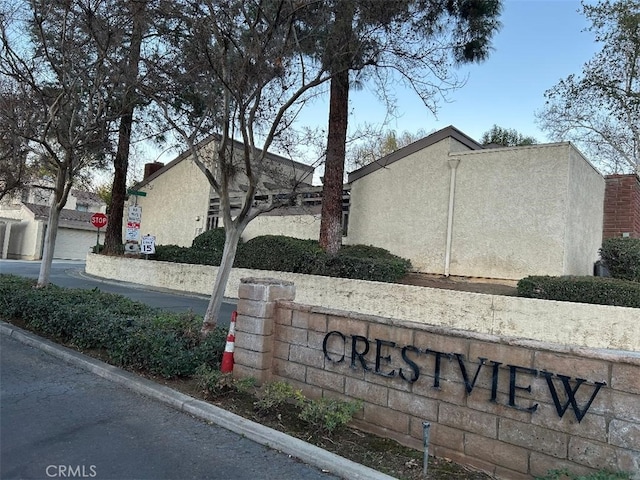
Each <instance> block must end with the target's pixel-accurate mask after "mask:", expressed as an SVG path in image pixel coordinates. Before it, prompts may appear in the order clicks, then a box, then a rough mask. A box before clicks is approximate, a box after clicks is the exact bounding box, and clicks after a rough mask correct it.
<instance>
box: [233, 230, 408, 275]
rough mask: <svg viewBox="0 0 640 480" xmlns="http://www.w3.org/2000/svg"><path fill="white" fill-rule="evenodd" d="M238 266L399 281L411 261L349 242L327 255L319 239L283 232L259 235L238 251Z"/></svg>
mask: <svg viewBox="0 0 640 480" xmlns="http://www.w3.org/2000/svg"><path fill="white" fill-rule="evenodd" d="M235 266H236V267H240V268H254V269H258V270H274V271H280V272H293V273H304V274H311V275H324V276H329V277H341V278H354V279H359V280H372V281H378V282H396V281H398V280H399V279H400V278H402V277H403V276H405V275H406V274H407V271H408V270H409V268H410V267H411V263H410V262H409V260H405V259H403V258H400V257H397V256H395V255H392V254H391V253H389V252H388V251H387V250H384V249H382V248H377V247H371V246H365V245H345V246H344V247H342V249H341V250H340V252H339V253H338V255H336V256H335V257H331V256H329V255H327V254H326V253H325V252H324V251H323V250H322V249H321V248H320V245H319V243H318V242H317V241H316V240H302V239H299V238H292V237H285V236H280V235H264V236H261V237H255V238H252V239H251V240H249V241H248V242H246V243H245V244H244V245H242V248H241V249H239V250H238V256H237V257H236V262H235Z"/></svg>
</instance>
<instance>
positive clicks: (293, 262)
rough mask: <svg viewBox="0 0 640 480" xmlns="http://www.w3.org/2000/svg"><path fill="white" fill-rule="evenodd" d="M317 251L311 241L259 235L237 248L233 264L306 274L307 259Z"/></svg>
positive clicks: (315, 245) (319, 249) (313, 241)
mask: <svg viewBox="0 0 640 480" xmlns="http://www.w3.org/2000/svg"><path fill="white" fill-rule="evenodd" d="M321 254H323V252H322V249H321V248H320V245H319V244H318V242H317V241H315V240H302V239H300V238H293V237H285V236H282V235H263V236H260V237H255V238H252V239H251V240H249V241H248V242H246V243H245V244H243V245H241V246H240V248H238V253H237V255H236V261H235V263H234V265H235V266H236V267H239V268H253V269H257V270H275V271H278V272H293V273H309V272H308V271H307V270H308V267H309V264H310V262H313V261H314V258H315V257H316V256H317V255H321Z"/></svg>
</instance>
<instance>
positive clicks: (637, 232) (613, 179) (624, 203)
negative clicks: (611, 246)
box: [602, 174, 640, 238]
mask: <svg viewBox="0 0 640 480" xmlns="http://www.w3.org/2000/svg"><path fill="white" fill-rule="evenodd" d="M605 181H606V187H605V193H604V228H603V232H602V237H603V238H611V237H614V238H615V237H621V236H629V237H632V238H640V177H638V175H635V174H630V175H608V176H606V177H605Z"/></svg>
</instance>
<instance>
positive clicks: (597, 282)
mask: <svg viewBox="0 0 640 480" xmlns="http://www.w3.org/2000/svg"><path fill="white" fill-rule="evenodd" d="M518 295H520V296H521V297H529V298H542V299H546V300H560V301H565V302H582V303H596V304H601V305H617V306H622V307H636V308H640V284H638V283H636V282H629V281H626V280H618V279H615V278H602V277H542V276H539V277H526V278H523V279H522V280H520V281H519V282H518Z"/></svg>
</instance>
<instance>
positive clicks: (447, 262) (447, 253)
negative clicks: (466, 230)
mask: <svg viewBox="0 0 640 480" xmlns="http://www.w3.org/2000/svg"><path fill="white" fill-rule="evenodd" d="M458 165H460V159H459V158H451V159H449V170H450V175H449V210H448V213H447V243H446V245H445V250H444V276H445V277H448V276H449V268H450V266H451V243H452V241H453V206H454V204H455V200H456V172H457V170H458Z"/></svg>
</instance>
